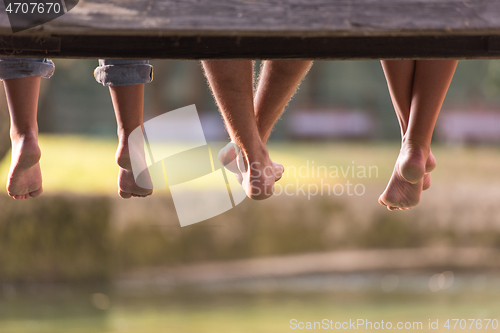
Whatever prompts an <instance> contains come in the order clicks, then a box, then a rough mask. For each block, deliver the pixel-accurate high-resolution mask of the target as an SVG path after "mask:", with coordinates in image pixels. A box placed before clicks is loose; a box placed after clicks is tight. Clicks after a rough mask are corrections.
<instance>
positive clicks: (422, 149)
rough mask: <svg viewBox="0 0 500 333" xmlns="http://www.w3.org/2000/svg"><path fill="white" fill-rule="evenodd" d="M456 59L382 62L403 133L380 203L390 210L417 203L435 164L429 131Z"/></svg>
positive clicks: (444, 94) (432, 126)
mask: <svg viewBox="0 0 500 333" xmlns="http://www.w3.org/2000/svg"><path fill="white" fill-rule="evenodd" d="M456 64H457V61H455V60H428V61H413V60H407V61H382V66H383V68H384V73H385V75H386V78H387V82H388V85H389V91H390V93H391V98H392V101H393V104H394V108H395V110H396V114H397V115H398V119H399V123H400V126H401V132H402V138H403V140H402V141H403V142H402V147H401V152H400V155H399V157H398V160H397V161H396V166H395V168H394V172H393V175H392V177H391V180H390V181H389V184H388V185H387V188H386V190H385V191H384V193H383V194H382V195H381V196H380V198H379V202H380V204H382V205H384V206H387V207H388V209H389V210H393V209H398V208H399V209H407V208H411V207H413V206H415V205H417V204H418V202H419V201H420V194H421V191H422V190H425V189H427V188H428V187H429V186H430V175H429V172H431V171H432V170H433V169H434V168H435V166H436V161H435V159H434V156H433V155H432V153H431V152H430V142H431V139H432V132H433V130H434V126H435V123H436V120H437V116H438V114H439V111H440V109H441V106H442V103H443V101H444V98H445V96H446V92H447V90H448V87H449V85H450V83H451V79H452V77H453V73H454V71H455V68H456Z"/></svg>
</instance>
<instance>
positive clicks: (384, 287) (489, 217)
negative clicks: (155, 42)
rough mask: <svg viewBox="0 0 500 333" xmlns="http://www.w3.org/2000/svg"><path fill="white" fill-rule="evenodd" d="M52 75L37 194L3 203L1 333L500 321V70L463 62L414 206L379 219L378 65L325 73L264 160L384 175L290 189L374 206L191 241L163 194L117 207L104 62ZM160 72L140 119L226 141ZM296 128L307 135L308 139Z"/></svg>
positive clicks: (394, 140) (330, 67)
mask: <svg viewBox="0 0 500 333" xmlns="http://www.w3.org/2000/svg"><path fill="white" fill-rule="evenodd" d="M55 64H56V72H55V75H54V77H53V78H51V79H50V80H44V81H43V83H42V93H41V99H40V108H39V125H40V131H41V133H42V134H41V136H40V146H41V149H42V160H41V166H42V172H43V179H44V190H45V191H44V194H43V196H42V197H40V198H37V199H30V200H26V201H14V200H12V199H11V198H9V197H8V196H7V195H6V194H4V195H2V196H0V211H1V214H0V333H4V332H7V333H10V332H89V331H91V332H146V333H149V332H221V331H222V332H226V331H227V332H288V331H293V329H291V325H290V320H292V319H297V321H299V322H321V321H322V320H323V319H329V320H332V321H333V322H334V323H335V322H337V321H338V322H345V321H349V319H351V320H357V319H364V320H371V321H373V322H375V321H381V320H384V321H385V322H387V321H391V322H393V323H394V325H395V324H396V323H397V322H399V321H401V322H407V321H408V322H422V323H423V329H422V330H424V331H427V330H428V321H429V319H430V320H431V321H436V320H439V330H437V331H448V329H447V328H445V327H444V324H445V323H446V320H447V319H452V318H458V319H465V320H467V319H481V320H485V319H497V320H500V312H499V309H500V303H499V301H498V298H499V297H498V296H499V295H500V274H499V268H500V261H499V260H498V258H499V254H500V208H499V207H500V206H499V205H498V201H499V200H500V173H498V171H497V170H498V166H499V165H500V150H499V149H498V145H497V144H498V143H500V135H498V136H497V134H496V132H498V133H499V134H500V129H497V128H498V126H496V125H497V123H498V125H499V126H500V121H499V120H498V119H500V62H498V61H461V62H460V63H459V65H458V68H457V72H456V75H455V78H454V81H453V82H452V85H451V87H450V90H449V93H448V96H447V98H446V101H445V105H444V106H443V111H442V114H441V117H440V120H439V123H438V126H437V129H436V134H435V140H434V145H433V152H434V155H435V156H436V158H437V160H438V167H437V169H436V170H435V171H434V172H433V173H432V177H433V185H432V187H431V189H430V190H428V191H427V192H425V193H424V194H423V196H422V201H421V204H420V205H419V206H418V207H416V208H414V209H412V210H410V211H404V212H388V211H387V210H385V209H384V207H382V206H379V205H378V203H377V199H378V196H379V195H380V194H381V193H382V192H383V190H384V188H385V185H386V184H387V181H388V180H389V177H390V175H391V173H392V168H393V166H394V162H395V160H396V157H397V155H398V152H399V140H400V138H399V135H400V134H399V127H398V123H397V119H396V117H395V115H394V111H393V108H392V105H391V101H390V96H389V94H388V91H387V86H386V84H385V79H384V76H383V73H382V70H381V67H380V63H379V62H377V61H337V62H333V61H331V62H328V61H318V62H315V64H314V66H313V68H312V69H311V71H310V73H309V74H308V76H307V77H306V79H305V80H304V82H303V84H302V85H301V87H300V89H299V91H298V92H297V94H296V95H295V97H294V98H293V100H292V101H291V103H290V105H289V106H288V107H287V110H286V112H285V113H284V115H283V117H282V119H281V120H280V121H279V123H278V124H277V126H276V129H275V131H274V132H273V135H272V138H271V140H270V143H269V150H270V153H271V157H272V158H273V160H275V161H279V162H281V163H282V164H283V165H285V167H286V168H288V169H293V168H296V169H299V168H300V167H305V168H306V169H307V170H313V169H314V166H316V167H317V166H326V167H331V166H335V167H338V168H348V167H353V166H356V167H359V166H360V167H370V166H373V167H376V170H377V173H376V174H373V175H372V177H358V176H357V175H352V174H346V175H345V176H339V177H320V176H307V177H297V175H295V174H293V173H288V174H285V177H284V178H283V179H282V180H281V181H280V182H281V184H283V185H282V186H285V185H286V184H292V185H294V186H295V185H297V186H299V185H304V186H305V188H306V189H307V188H308V186H313V185H318V184H323V183H321V181H324V182H327V183H329V184H330V185H332V186H333V185H335V184H340V185H345V184H346V182H347V181H349V182H351V183H352V184H354V185H356V184H361V185H362V188H363V189H364V191H363V194H362V195H348V194H347V193H343V194H341V195H334V194H330V195H319V194H316V195H312V196H309V197H308V196H307V195H306V196H304V195H301V194H300V193H297V194H296V195H291V196H286V195H276V196H275V197H273V198H271V199H269V200H266V201H263V202H255V201H250V200H246V201H244V202H243V203H242V204H241V205H239V206H237V207H236V208H234V209H233V210H231V211H228V212H226V213H224V214H222V215H219V216H217V217H214V218H212V219H210V220H208V221H204V222H202V223H199V224H195V225H192V226H188V227H184V228H181V227H180V225H179V222H178V219H177V216H176V212H175V208H174V204H173V201H172V198H171V196H170V193H169V191H168V190H163V191H162V190H159V191H155V193H154V195H153V196H151V197H148V198H146V199H130V200H123V199H120V198H119V197H118V195H117V194H116V193H117V186H116V177H117V174H118V172H117V171H118V167H117V166H116V164H115V162H114V152H115V149H116V146H117V139H116V135H115V133H116V123H115V120H114V114H113V109H112V105H111V101H110V97H109V93H108V91H107V88H104V87H102V86H100V85H99V84H97V83H96V82H95V81H94V78H93V76H92V72H93V70H94V68H95V66H96V65H97V61H91V60H56V61H55ZM152 64H153V66H154V68H155V79H154V81H153V82H152V83H151V84H148V85H146V106H145V120H149V119H152V118H154V117H155V116H157V115H160V114H162V113H164V112H167V111H170V110H174V109H176V108H180V107H183V106H186V105H190V104H195V105H196V107H197V109H198V111H199V114H200V116H201V118H202V121H203V125H204V129H205V130H206V133H207V136H208V139H209V140H211V139H213V140H225V139H227V135H226V134H225V133H224V131H223V125H222V121H221V118H220V115H219V114H218V111H217V108H216V106H215V104H214V102H213V99H212V96H211V93H210V91H209V90H208V88H207V86H206V83H205V79H204V77H203V74H202V71H201V67H200V65H199V63H198V62H194V61H153V62H152ZM258 66H259V63H257V64H256V69H258ZM2 108H3V111H4V114H5V111H6V105H5V101H4V100H3V101H2ZM332 115H333V118H332ZM353 115H354V116H353ZM351 116H352V117H351ZM303 120H307V121H310V124H312V125H311V128H312V129H313V130H312V131H309V132H307V131H306V132H301V131H300V130H298V129H297V126H296V124H297V122H299V123H300V122H301V121H303ZM325 123H326V124H327V126H325ZM3 124H4V125H5V124H6V121H3ZM339 124H340V125H339ZM360 124H361V125H360ZM450 124H451V125H450ZM315 126H318V127H319V126H322V127H321V128H322V131H321V135H317V134H315V132H314V128H316V127H315ZM450 126H451V127H450ZM299 127H300V126H299ZM304 128H305V126H304ZM9 163H10V158H9V156H8V155H7V156H6V157H5V158H4V159H3V161H2V162H1V164H0V181H1V182H2V184H4V185H5V180H6V176H7V172H8V168H9ZM194 209H196V208H194ZM476 324H477V322H475V323H474V327H472V328H469V325H470V321H469V322H468V324H467V330H468V331H481V332H484V331H486V332H489V331H497V330H498V329H494V327H493V326H492V325H490V327H489V328H488V329H486V328H485V327H484V326H485V325H483V327H481V328H477V327H478V326H477V325H476ZM452 327H453V323H452ZM359 330H360V331H371V330H370V329H365V328H364V327H363V328H360V329H359ZM410 331H411V330H410Z"/></svg>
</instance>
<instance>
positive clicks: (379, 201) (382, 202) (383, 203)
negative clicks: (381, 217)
mask: <svg viewBox="0 0 500 333" xmlns="http://www.w3.org/2000/svg"><path fill="white" fill-rule="evenodd" d="M378 203H379V204H380V205H382V206H385V207H387V205H386V204H385V202H384V200H382V196H380V197H379V198H378Z"/></svg>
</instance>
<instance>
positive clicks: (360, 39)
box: [0, 0, 500, 59]
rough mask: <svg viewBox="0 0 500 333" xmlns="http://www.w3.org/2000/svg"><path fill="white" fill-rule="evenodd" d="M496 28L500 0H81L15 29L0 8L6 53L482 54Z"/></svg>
mask: <svg viewBox="0 0 500 333" xmlns="http://www.w3.org/2000/svg"><path fill="white" fill-rule="evenodd" d="M0 3H2V2H1V1H0ZM0 7H1V6H0ZM497 36H500V1H498V0H467V1H464V0H331V1H328V0H266V1H261V0H217V1H213V0H155V1H152V0H120V1H113V0H80V2H79V4H78V5H77V6H76V7H75V8H74V9H73V10H72V11H70V12H69V13H68V14H65V15H63V16H62V17H59V18H57V19H55V20H53V21H50V22H48V23H46V24H44V25H42V26H38V27H36V28H33V29H30V30H27V31H23V32H20V33H16V34H13V33H12V32H11V30H10V26H9V21H8V19H7V16H6V14H5V10H4V9H3V10H2V8H0V54H1V55H7V56H31V57H33V56H35V57H37V56H47V57H51V58H147V59H229V58H239V59H301V58H307V59H399V58H418V59H428V58H458V59H489V58H500V38H499V37H497Z"/></svg>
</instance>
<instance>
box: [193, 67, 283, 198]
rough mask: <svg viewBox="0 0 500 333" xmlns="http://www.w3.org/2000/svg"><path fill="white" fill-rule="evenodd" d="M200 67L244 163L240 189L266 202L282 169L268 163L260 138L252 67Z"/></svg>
mask: <svg viewBox="0 0 500 333" xmlns="http://www.w3.org/2000/svg"><path fill="white" fill-rule="evenodd" d="M202 64H203V68H204V70H205V75H206V76H207V79H208V81H209V83H210V87H211V89H212V91H213V93H214V96H215V99H216V101H217V105H218V106H219V109H220V110H221V113H222V116H223V118H224V121H225V123H226V127H227V130H228V132H229V135H230V136H231V139H232V142H233V143H234V144H236V145H237V146H239V147H240V148H241V152H242V155H243V161H241V162H240V163H239V164H238V168H239V170H240V171H241V173H242V175H243V179H242V185H243V188H244V189H245V192H246V193H247V196H248V197H250V198H252V199H266V198H268V197H270V196H271V195H272V194H273V192H274V182H275V181H276V180H277V179H279V178H281V175H282V173H283V169H282V168H280V167H278V165H277V164H274V163H273V162H272V161H271V159H270V158H269V153H268V151H267V149H266V147H265V145H264V143H263V142H262V140H261V138H260V136H259V131H258V127H257V120H256V117H255V113H254V103H253V63H252V61H247V60H235V61H232V60H223V61H218V60H213V61H212V60H211V61H202ZM221 158H222V157H221ZM222 159H223V158H222ZM242 164H243V165H242Z"/></svg>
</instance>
